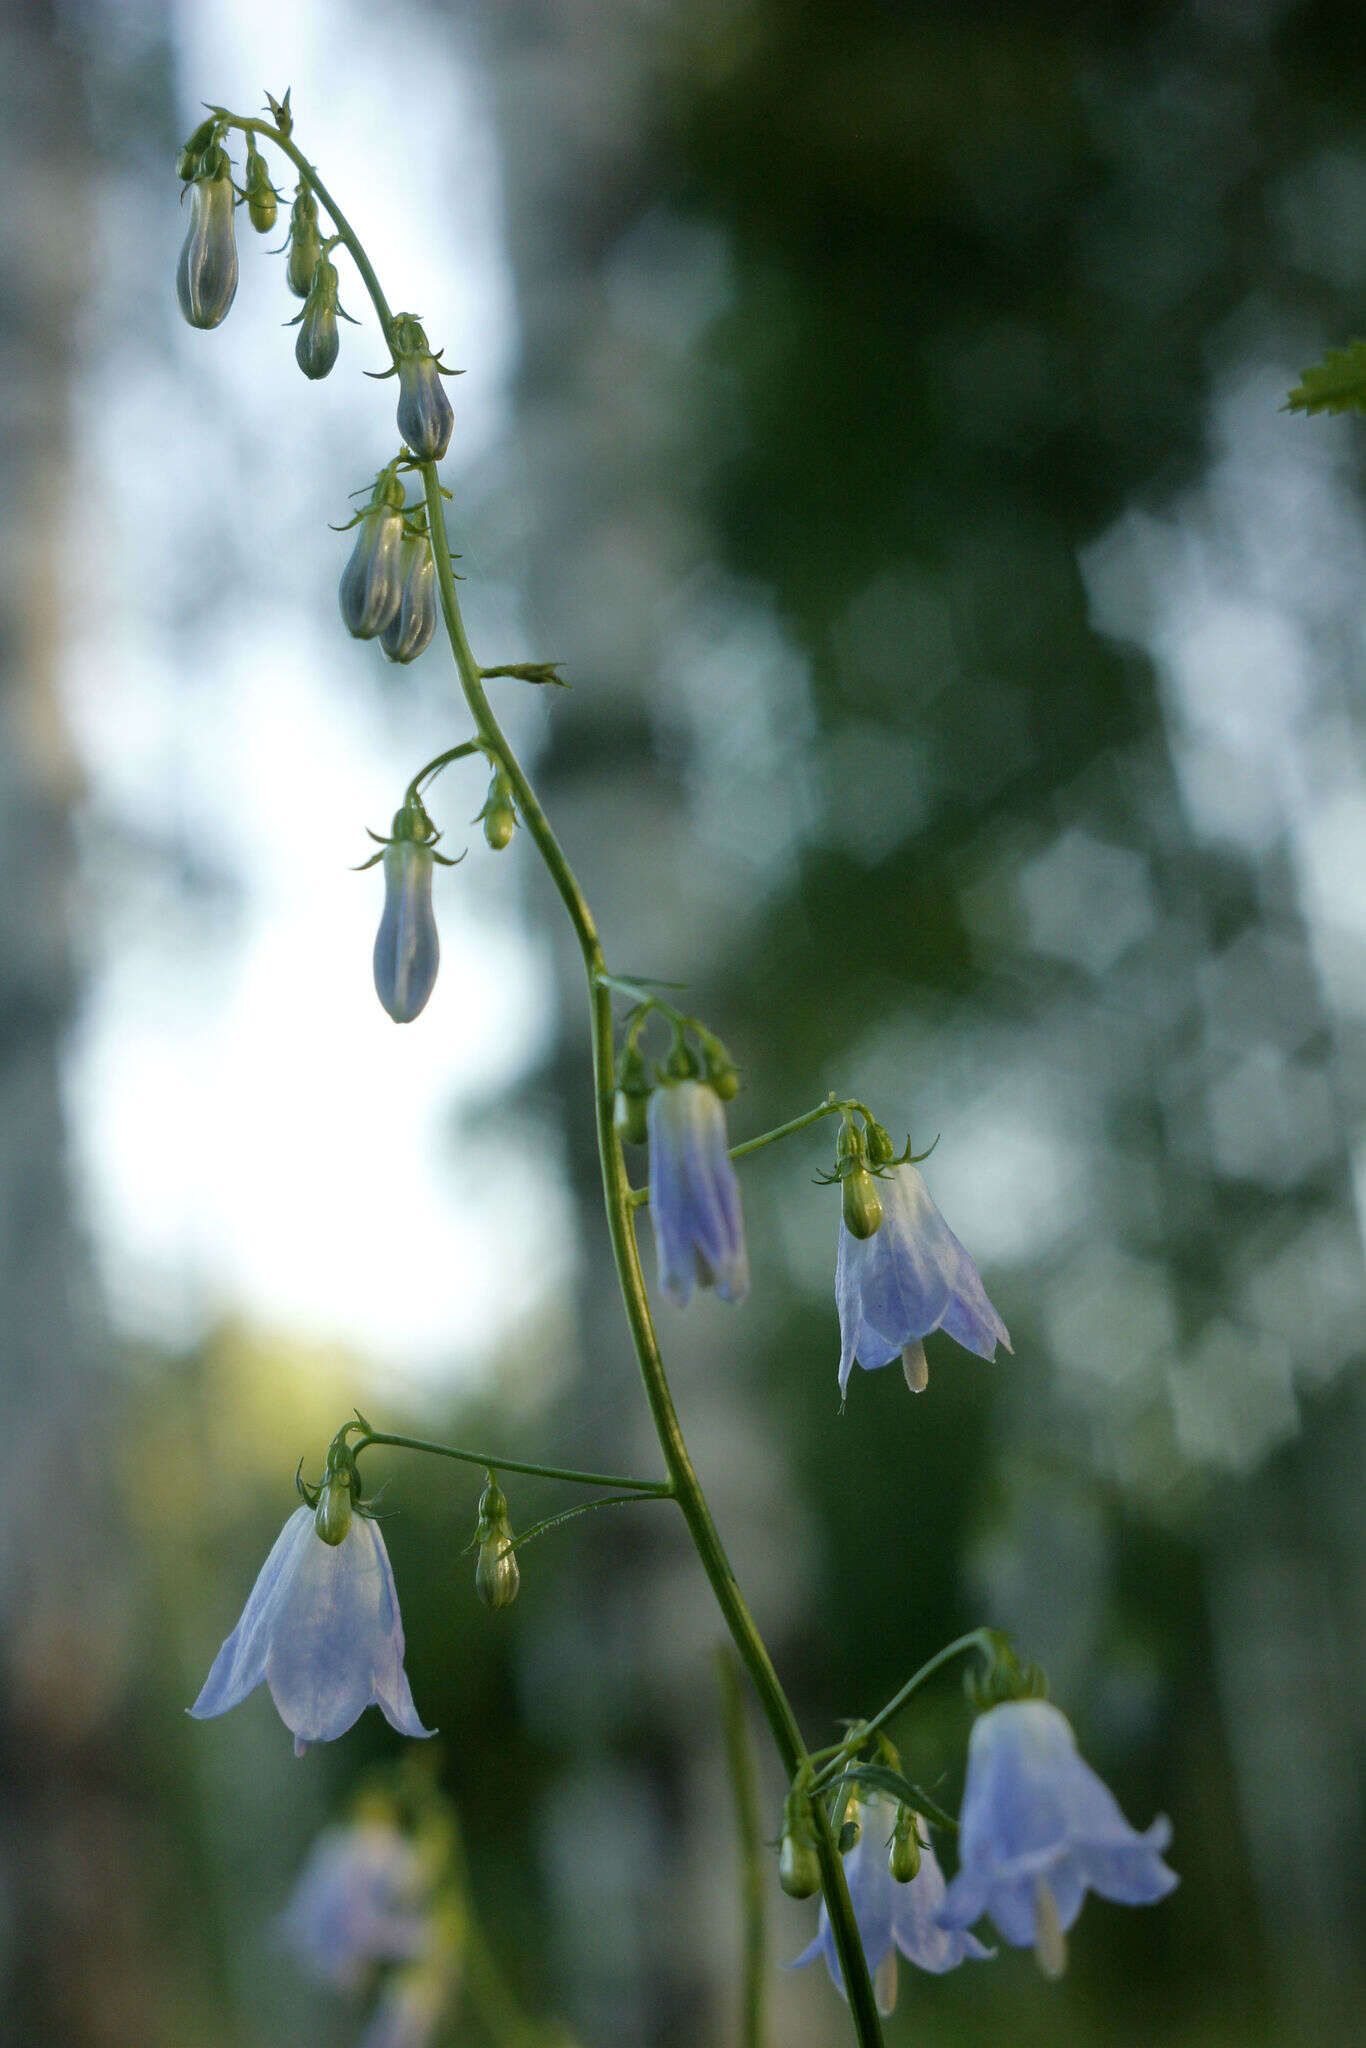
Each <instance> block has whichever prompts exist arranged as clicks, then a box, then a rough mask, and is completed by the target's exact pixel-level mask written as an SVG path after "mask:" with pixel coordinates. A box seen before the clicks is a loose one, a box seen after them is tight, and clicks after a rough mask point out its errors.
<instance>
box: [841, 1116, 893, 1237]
mask: <svg viewBox="0 0 1366 2048" xmlns="http://www.w3.org/2000/svg"><path fill="white" fill-rule="evenodd" d="M874 1129H875V1130H877V1131H878V1132H879V1133H880V1135H881V1137H884V1138H885V1137H886V1135H887V1134H886V1132H885V1131H883V1130H882V1126H881V1125H880V1124H878V1125H874V1126H870V1129H869V1132H864V1131H861V1130H859V1128H858V1126H857V1125H856V1124H854V1123H852V1122H851V1121H850V1120H849V1119H848V1118H847V1117H846V1118H845V1120H844V1122H843V1123H842V1124H841V1125H840V1135H839V1143H838V1144H837V1146H836V1148H835V1154H836V1160H837V1165H836V1169H835V1171H836V1174H837V1176H838V1179H839V1183H840V1194H841V1197H842V1200H843V1207H844V1227H845V1229H846V1230H847V1231H848V1232H849V1235H850V1236H851V1237H857V1238H860V1239H862V1238H869V1237H874V1236H875V1235H876V1234H877V1231H878V1230H879V1228H880V1227H881V1224H882V1198H881V1196H880V1195H879V1194H878V1191H877V1182H876V1181H875V1180H874V1178H873V1176H872V1174H871V1173H870V1172H869V1171H868V1166H867V1159H868V1155H869V1149H870V1146H869V1138H870V1135H871V1131H872V1130H874ZM887 1150H888V1157H889V1158H890V1156H891V1140H890V1139H888V1141H887ZM877 1163H882V1162H877Z"/></svg>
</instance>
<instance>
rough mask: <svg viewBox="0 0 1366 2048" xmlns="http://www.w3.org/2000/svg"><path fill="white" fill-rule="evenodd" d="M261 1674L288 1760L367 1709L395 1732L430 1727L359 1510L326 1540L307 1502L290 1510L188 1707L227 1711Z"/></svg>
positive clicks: (380, 1553) (394, 1601)
mask: <svg viewBox="0 0 1366 2048" xmlns="http://www.w3.org/2000/svg"><path fill="white" fill-rule="evenodd" d="M263 1679H264V1680H265V1683H266V1684H267V1686H269V1688H270V1696H271V1698H272V1699H273V1700H274V1702H275V1705H276V1707H277V1708H278V1709H279V1713H280V1719H281V1720H282V1721H283V1722H284V1724H285V1726H286V1728H288V1729H289V1731H290V1733H291V1734H292V1735H293V1737H294V1753H295V1755H296V1756H302V1755H303V1753H304V1750H305V1749H306V1748H307V1746H308V1744H309V1743H310V1742H333V1741H335V1740H336V1738H337V1737H338V1736H339V1735H345V1733H346V1731H347V1729H348V1728H349V1727H350V1726H351V1725H352V1723H353V1722H354V1721H356V1720H358V1719H359V1717H360V1716H361V1715H362V1714H363V1713H364V1712H365V1709H366V1708H367V1707H370V1706H375V1707H378V1708H379V1709H380V1711H381V1713H382V1714H383V1715H384V1718H385V1720H386V1721H387V1722H388V1723H389V1725H390V1727H391V1728H397V1729H398V1731H399V1733H400V1734H401V1735H430V1734H431V1733H432V1730H431V1729H430V1728H424V1727H423V1725H422V1723H421V1721H419V1719H418V1717H417V1708H416V1707H415V1706H414V1705H413V1695H412V1692H411V1690H410V1689H409V1685H408V1679H407V1675H406V1673H405V1672H404V1669H403V1623H402V1621H401V1619H400V1618H399V1611H398V1594H397V1593H396V1592H395V1590H394V1575H393V1572H392V1570H391V1569H390V1566H389V1553H388V1552H387V1550H386V1549H385V1547H384V1538H383V1536H382V1535H381V1534H380V1530H379V1524H378V1523H377V1522H375V1521H372V1520H371V1519H370V1518H369V1517H368V1516H364V1515H357V1516H356V1517H355V1519H354V1520H353V1522H352V1524H351V1527H350V1529H349V1530H348V1531H347V1534H346V1536H345V1538H344V1539H343V1541H342V1542H340V1543H338V1544H335V1545H333V1544H329V1543H324V1542H323V1541H322V1538H321V1537H320V1536H319V1535H318V1533H317V1531H316V1529H315V1528H314V1526H313V1509H312V1508H310V1507H299V1508H296V1509H295V1510H294V1513H293V1514H292V1515H291V1516H290V1518H289V1520H288V1521H287V1522H286V1523H285V1526H284V1528H283V1529H282V1530H281V1531H280V1534H279V1535H278V1536H277V1538H276V1539H275V1546H274V1548H273V1549H272V1551H271V1553H270V1556H269V1557H268V1558H267V1559H266V1561H265V1563H264V1564H263V1565H262V1567H261V1570H260V1573H259V1575H258V1577H257V1580H256V1584H255V1585H254V1586H253V1587H252V1589H251V1593H250V1595H249V1596H248V1599H247V1604H246V1606H245V1607H244V1608H243V1609H242V1618H241V1620H240V1621H239V1622H238V1624H237V1626H236V1628H235V1629H234V1630H233V1632H232V1634H231V1635H230V1636H229V1637H228V1639H227V1641H226V1642H225V1643H224V1644H223V1647H222V1649H221V1650H220V1651H219V1652H218V1655H217V1656H216V1657H215V1658H214V1661H213V1666H212V1669H211V1670H210V1672H209V1675H208V1677H207V1678H206V1679H205V1681H204V1687H203V1690H202V1691H201V1693H200V1695H199V1698H198V1699H197V1700H196V1701H195V1703H194V1705H193V1706H192V1707H191V1708H190V1712H191V1713H192V1714H193V1715H194V1716H195V1717H196V1719H198V1720H201V1721H203V1720H208V1719H209V1718H210V1716H212V1715H214V1714H225V1713H227V1711H228V1709H229V1708H230V1707H235V1706H238V1705H239V1704H240V1703H241V1701H243V1700H244V1699H245V1698H246V1697H247V1694H248V1693H250V1692H254V1691H255V1690H256V1687H257V1686H258V1685H260V1683H261V1681H262V1680H263Z"/></svg>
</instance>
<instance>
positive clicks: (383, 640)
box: [379, 526, 436, 662]
mask: <svg viewBox="0 0 1366 2048" xmlns="http://www.w3.org/2000/svg"><path fill="white" fill-rule="evenodd" d="M399 575H400V577H401V579H402V592H403V594H402V597H401V598H400V600H399V608H398V610H397V611H396V612H395V614H394V616H393V618H392V619H390V621H389V623H388V625H387V626H386V627H385V628H384V631H383V632H382V633H381V634H380V636H379V644H380V646H381V647H382V648H383V649H384V652H385V653H386V654H387V655H388V657H389V659H390V661H399V662H409V661H416V660H417V657H418V656H419V654H421V653H423V652H424V650H425V649H426V648H427V647H428V646H429V644H430V642H431V638H432V635H433V633H435V631H436V560H435V557H434V556H433V554H432V550H431V544H430V542H429V541H428V539H427V533H426V528H425V526H423V527H422V528H420V529H419V530H418V531H415V532H410V533H407V534H405V535H404V539H403V551H402V555H401V558H400V562H399Z"/></svg>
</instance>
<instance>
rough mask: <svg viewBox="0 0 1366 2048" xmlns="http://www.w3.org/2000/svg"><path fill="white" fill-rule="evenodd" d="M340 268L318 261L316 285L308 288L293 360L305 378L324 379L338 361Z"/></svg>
mask: <svg viewBox="0 0 1366 2048" xmlns="http://www.w3.org/2000/svg"><path fill="white" fill-rule="evenodd" d="M337 288H338V287H337V268H336V265H335V264H334V263H331V262H329V260H328V258H327V257H326V256H320V257H319V258H318V264H317V268H316V269H315V270H314V272H313V282H312V284H311V285H310V286H309V288H308V297H307V299H306V300H305V301H304V310H303V312H302V313H301V314H300V315H299V339H298V340H297V341H296V342H295V344H294V360H295V362H296V363H297V364H298V365H299V368H300V369H301V370H302V371H303V373H304V375H305V377H312V378H314V379H315V380H316V379H317V378H319V377H325V376H326V375H327V374H328V372H329V370H330V369H331V368H332V365H333V364H334V363H335V362H336V360H337V350H338V347H339V346H340V342H339V338H338V334H337Z"/></svg>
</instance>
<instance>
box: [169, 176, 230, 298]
mask: <svg viewBox="0 0 1366 2048" xmlns="http://www.w3.org/2000/svg"><path fill="white" fill-rule="evenodd" d="M220 163H221V175H217V176H205V177H199V178H195V179H194V180H193V181H192V183H191V185H190V225H189V228H188V230H187V231H186V235H185V240H184V242H183V244H182V245H181V250H180V261H179V263H178V264H177V266H176V278H175V288H176V297H177V298H178V299H179V301H180V310H181V312H182V313H183V314H184V315H185V318H186V319H187V320H188V321H189V323H190V325H191V327H217V326H218V325H219V323H220V322H221V321H223V320H226V318H227V316H228V308H229V307H230V306H231V305H232V302H233V299H234V298H235V297H236V295H237V237H236V234H235V232H234V230H233V219H232V209H233V205H234V203H235V202H234V194H233V189H232V178H231V175H230V174H229V171H228V168H227V159H226V157H223V156H222V154H221V152H220Z"/></svg>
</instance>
